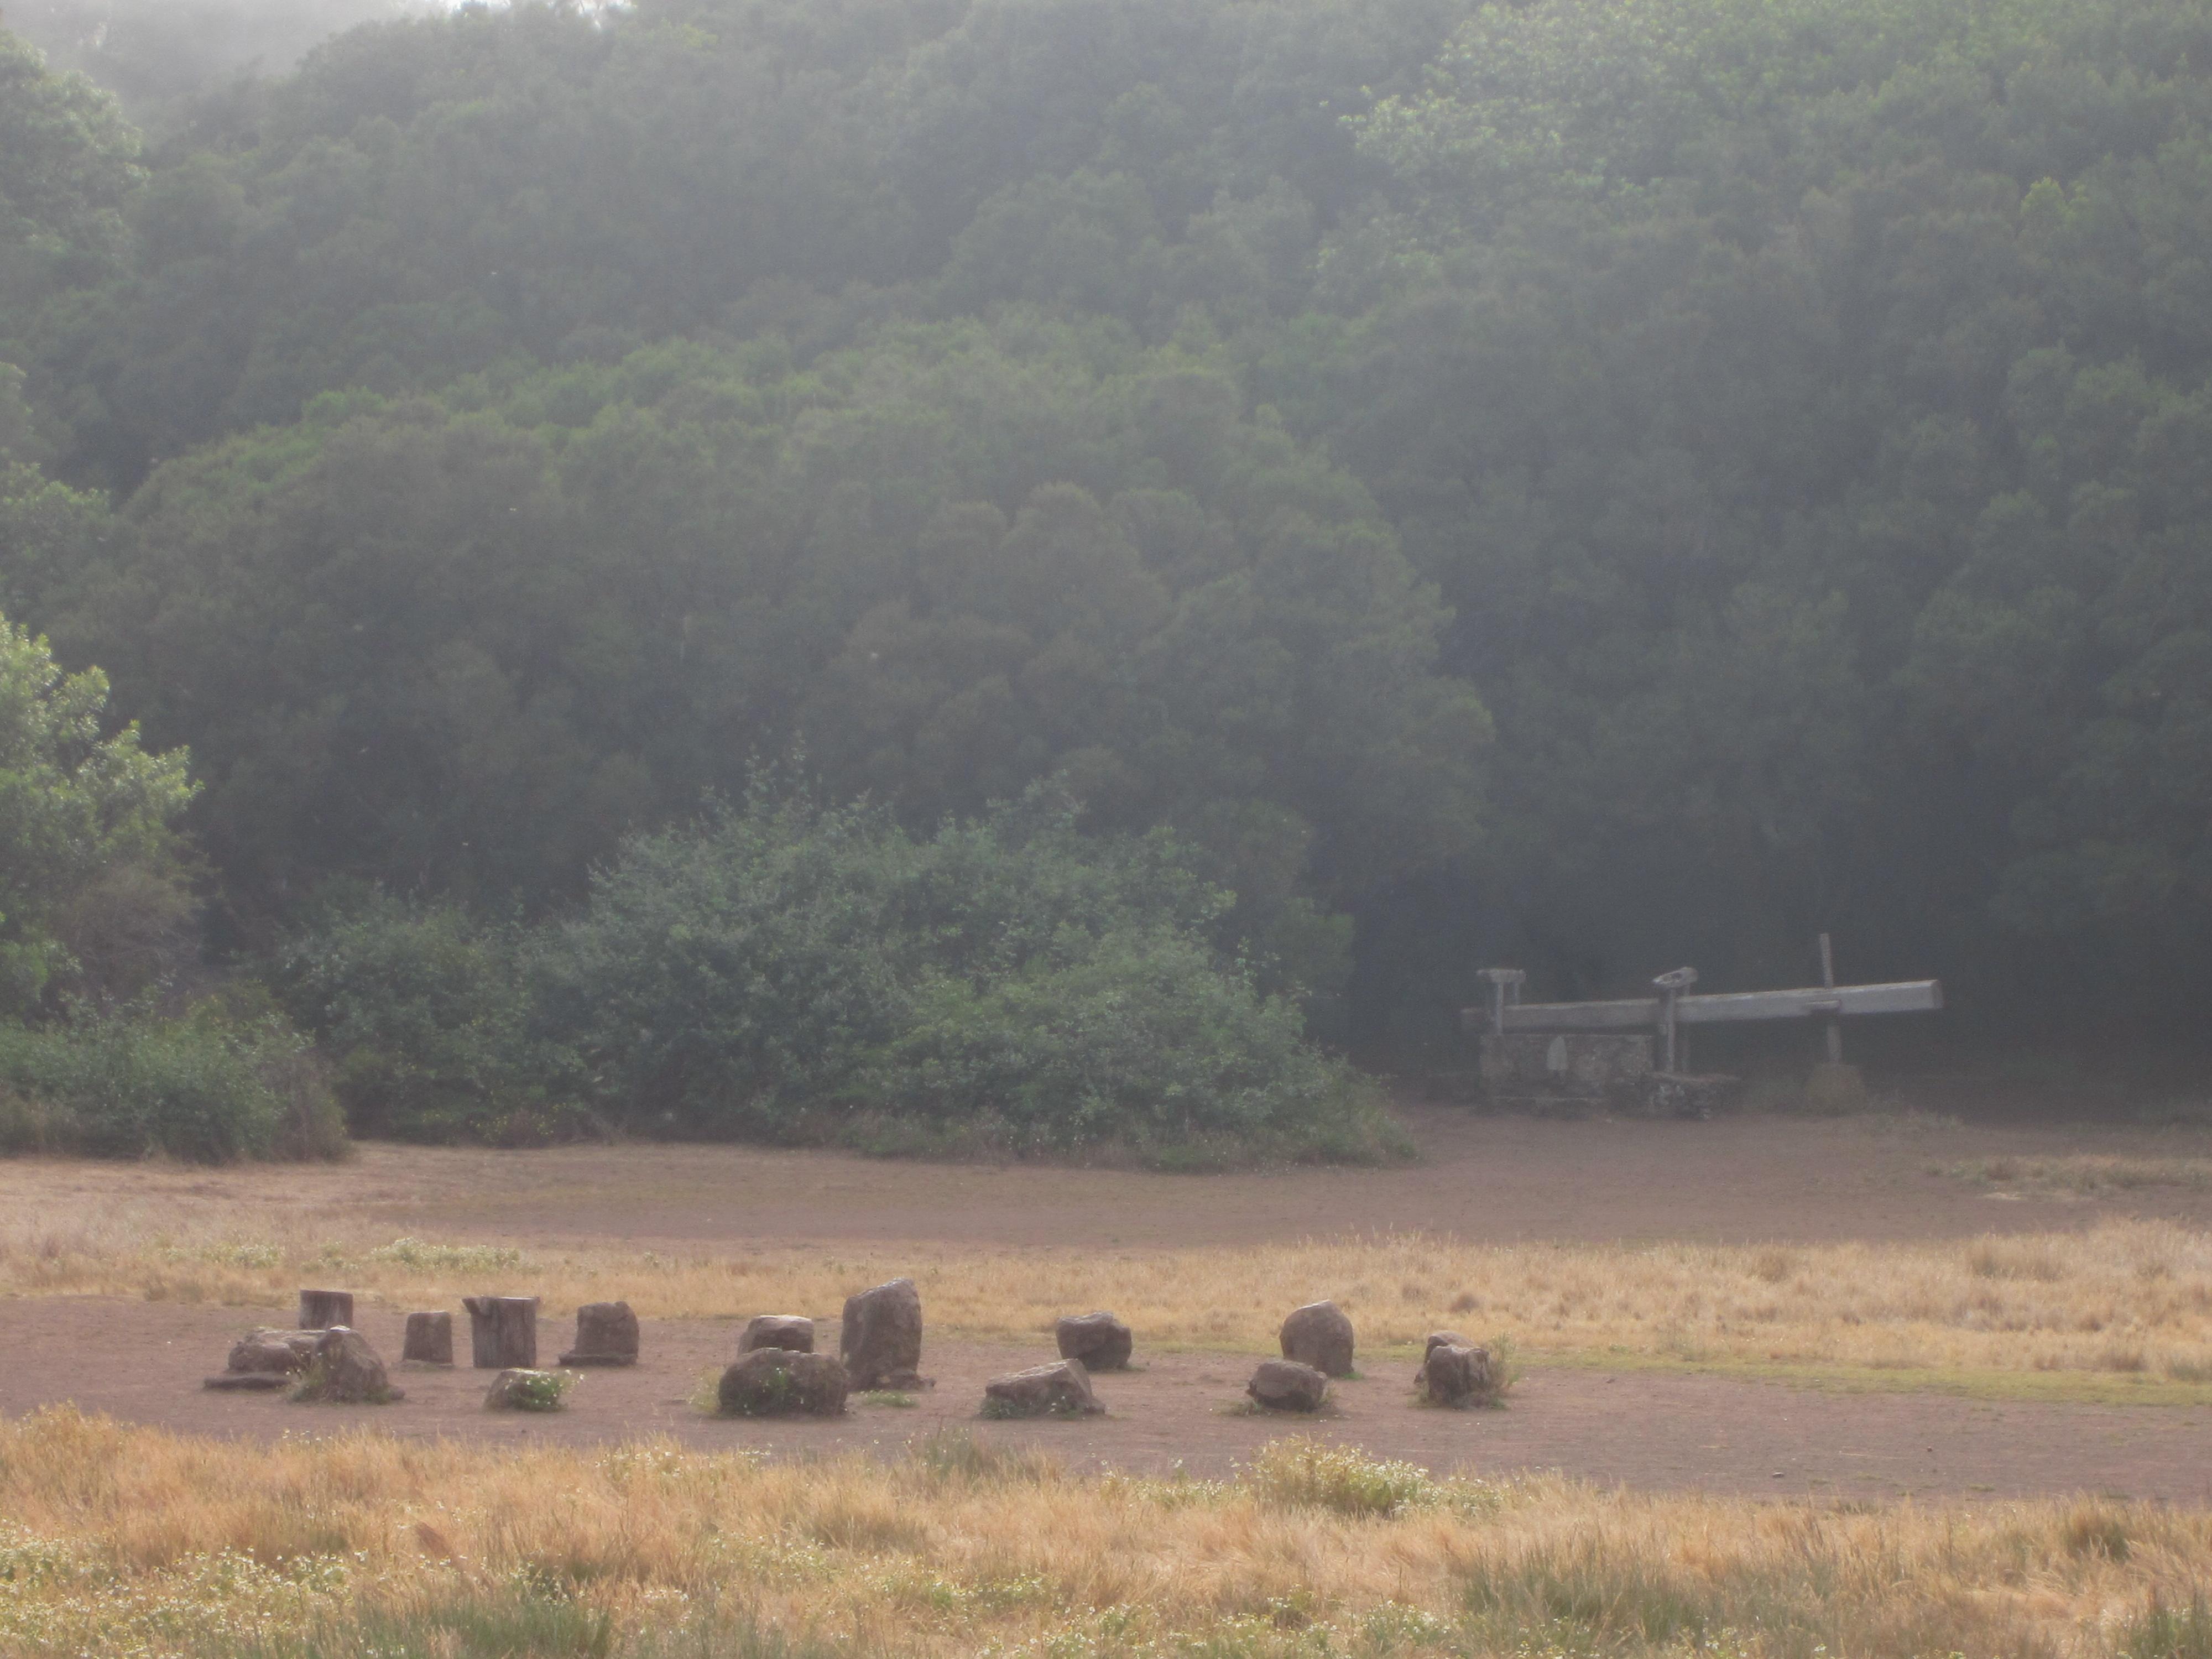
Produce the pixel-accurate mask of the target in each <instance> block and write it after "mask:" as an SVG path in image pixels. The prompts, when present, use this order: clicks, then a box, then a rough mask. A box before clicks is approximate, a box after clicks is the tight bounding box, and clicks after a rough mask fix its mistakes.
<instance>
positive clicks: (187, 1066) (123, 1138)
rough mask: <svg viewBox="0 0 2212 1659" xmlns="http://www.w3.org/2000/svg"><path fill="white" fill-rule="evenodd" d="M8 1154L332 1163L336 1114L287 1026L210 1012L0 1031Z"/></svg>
mask: <svg viewBox="0 0 2212 1659" xmlns="http://www.w3.org/2000/svg"><path fill="white" fill-rule="evenodd" d="M0 1096H4V1097H6V1099H5V1100H4V1101H0V1146H4V1147H5V1148H6V1149H7V1150H11V1151H27V1150H40V1151H52V1152H83V1153H89V1154H91V1155H94V1156H95V1157H108V1158H137V1157H142V1156H143V1155H145V1154H147V1153H149V1152H162V1153H167V1155H169V1156H170V1157H173V1158H189V1159H191V1160H193V1161H195V1162H199V1163H210V1164H216V1163H225V1162H228V1161H230V1160H232V1159H234V1158H331V1157H337V1156H339V1155H340V1154H342V1153H343V1152H344V1151H345V1147H346V1142H345V1133H344V1129H343V1124H342V1123H341V1121H340V1120H339V1117H338V1113H337V1107H336V1105H335V1103H333V1102H332V1101H331V1096H330V1092H329V1091H328V1089H327V1088H326V1087H325V1085H324V1082H323V1079H322V1075H321V1071H320V1068H319V1066H318V1065H317V1063H316V1061H315V1059H314V1056H313V1054H312V1053H311V1052H310V1050H309V1048H308V1045H307V1040H306V1039H305V1038H303V1037H302V1036H301V1035H300V1034H299V1033H298V1032H297V1031H295V1030H293V1029H292V1028H291V1027H290V1026H289V1024H286V1023H285V1021H284V1020H283V1018H282V1017H281V1016H278V1015H275V1014H273V1013H265V1012H264V1013H260V1014H258V1015H257V1014H252V1013H243V1014H242V1013H241V1012H240V1011H239V1010H237V1009H236V1008H235V1007H228V1006H224V1005H223V1004H222V1003H221V1002H216V1001H210V1002H204V1003H202V1004H200V1005H198V1006H196V1007H194V1008H193V1009H191V1011H190V1012H187V1013H186V1014H185V1016H184V1017H183V1018H175V1019H170V1018H159V1017H157V1016H155V1015H154V1014H152V1013H151V1012H148V1011H147V1010H145V1009H144V1008H143V1007H132V1008H126V1009H125V1010H123V1011H121V1012H112V1013H91V1012H80V1013H79V1014H78V1015H77V1017H76V1018H74V1019H72V1020H69V1021H65V1022H64V1021H58V1022H55V1023H53V1024H46V1025H42V1026H38V1027H27V1026H22V1025H15V1024H8V1025H0Z"/></svg>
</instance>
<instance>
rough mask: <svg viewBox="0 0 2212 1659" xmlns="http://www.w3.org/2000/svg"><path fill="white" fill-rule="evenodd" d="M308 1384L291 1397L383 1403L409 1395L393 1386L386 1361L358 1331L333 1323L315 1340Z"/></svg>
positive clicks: (349, 1403)
mask: <svg viewBox="0 0 2212 1659" xmlns="http://www.w3.org/2000/svg"><path fill="white" fill-rule="evenodd" d="M292 1397H293V1398H294V1399H295V1400H312V1401H323V1402H325V1403H328V1404H331V1405H337V1406H382V1405H387V1404H389V1403H390V1402H392V1401H395V1400H404V1399H405V1398H406V1395H404V1394H402V1393H401V1392H400V1391H399V1390H398V1389H395V1388H393V1387H392V1379H391V1378H390V1377H389V1376H386V1374H385V1370H384V1362H383V1361H382V1360H381V1359H380V1358H377V1355H376V1350H375V1349H374V1348H373V1347H371V1346H369V1341H368V1338H367V1337H365V1336H363V1335H362V1334H361V1333H360V1332H359V1331H356V1330H353V1329H350V1328H348V1327H346V1326H343V1325H333V1326H331V1328H330V1329H328V1330H326V1331H325V1332H324V1333H323V1334H322V1336H321V1338H320V1340H318V1341H317V1342H316V1344H315V1358H314V1363H313V1364H311V1365H310V1366H308V1368H307V1383H306V1386H305V1387H304V1388H303V1389H301V1392H300V1393H298V1394H295V1395H293V1396H292Z"/></svg>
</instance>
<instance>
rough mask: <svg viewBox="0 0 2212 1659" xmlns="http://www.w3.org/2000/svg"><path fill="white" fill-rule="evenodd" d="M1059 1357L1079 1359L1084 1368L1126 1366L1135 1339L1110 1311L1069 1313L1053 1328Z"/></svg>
mask: <svg viewBox="0 0 2212 1659" xmlns="http://www.w3.org/2000/svg"><path fill="white" fill-rule="evenodd" d="M1053 1336H1054V1340H1056V1341H1057V1342H1058V1343H1059V1345H1060V1358H1062V1359H1079V1360H1081V1361H1082V1362H1083V1366H1084V1369H1085V1370H1093V1371H1118V1370H1124V1369H1126V1368H1127V1365H1128V1364H1129V1354H1130V1352H1131V1350H1132V1349H1133V1348H1134V1347H1135V1346H1136V1339H1135V1338H1134V1337H1133V1336H1132V1335H1131V1334H1129V1328H1128V1327H1127V1325H1124V1324H1123V1323H1122V1322H1121V1321H1120V1320H1118V1319H1116V1318H1115V1317H1114V1316H1113V1315H1112V1314H1109V1313H1087V1314H1070V1315H1069V1316H1066V1318H1064V1319H1062V1320H1061V1321H1060V1322H1059V1324H1057V1325H1056V1326H1054V1328H1053Z"/></svg>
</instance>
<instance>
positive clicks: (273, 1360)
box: [203, 1325, 323, 1391]
mask: <svg viewBox="0 0 2212 1659" xmlns="http://www.w3.org/2000/svg"><path fill="white" fill-rule="evenodd" d="M322 1336H323V1334H322V1333H321V1332H320V1331H319V1330H316V1331H299V1330H284V1329H280V1328H276V1327H273V1326H267V1325H264V1326H263V1327H262V1328H260V1329H259V1330H256V1331H249V1332H247V1333H246V1334H245V1335H244V1336H241V1337H240V1338H239V1339H238V1340H237V1341H235V1342H234V1343H232V1344H231V1345H230V1357H229V1358H228V1360H227V1361H226V1362H225V1364H224V1365H223V1369H222V1370H221V1371H219V1372H217V1373H216V1375H215V1376H210V1377H209V1378H208V1379H207V1380H206V1382H205V1383H204V1385H203V1386H204V1387H206V1388H210V1389H224V1390H234V1391H253V1390H263V1389H282V1388H285V1387H287V1386H289V1384H290V1383H291V1381H292V1379H293V1378H294V1377H295V1376H298V1375H299V1374H300V1373H301V1371H304V1370H307V1367H308V1366H309V1365H310V1364H313V1362H314V1358H315V1344H316V1343H318V1342H319V1341H321V1340H322Z"/></svg>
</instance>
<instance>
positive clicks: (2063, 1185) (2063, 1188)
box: [1949, 1152, 2212, 1198]
mask: <svg viewBox="0 0 2212 1659" xmlns="http://www.w3.org/2000/svg"><path fill="white" fill-rule="evenodd" d="M1949 1173H1950V1174H1951V1175H1953V1176H1957V1177H1958V1178H1959V1179H1960V1180H1961V1181H1971V1182H1975V1183H1977V1184H1978V1185H1980V1186H1984V1187H2002V1188H2014V1189H2016V1190H2021V1191H2027V1192H2042V1193H2067V1194H2073V1195H2074V1196H2076V1197H2082V1198H2101V1197H2105V1196H2107V1195H2109V1194H2113V1193H2131V1192H2139V1191H2141V1190H2142V1189H2143V1188H2150V1187H2170V1188H2179V1189H2181V1190H2182V1191H2185V1192H2192V1193H2202V1192H2212V1158H2128V1157H2124V1156H2120V1155H2118V1154H2112V1153H2095V1152H2085V1153H2079V1154H2075V1155H2073V1156H2070V1157H2057V1158H1972V1159H1969V1160H1967V1161H1966V1162H1964V1163H1960V1164H1953V1165H1951V1166H1950V1170H1949Z"/></svg>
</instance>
